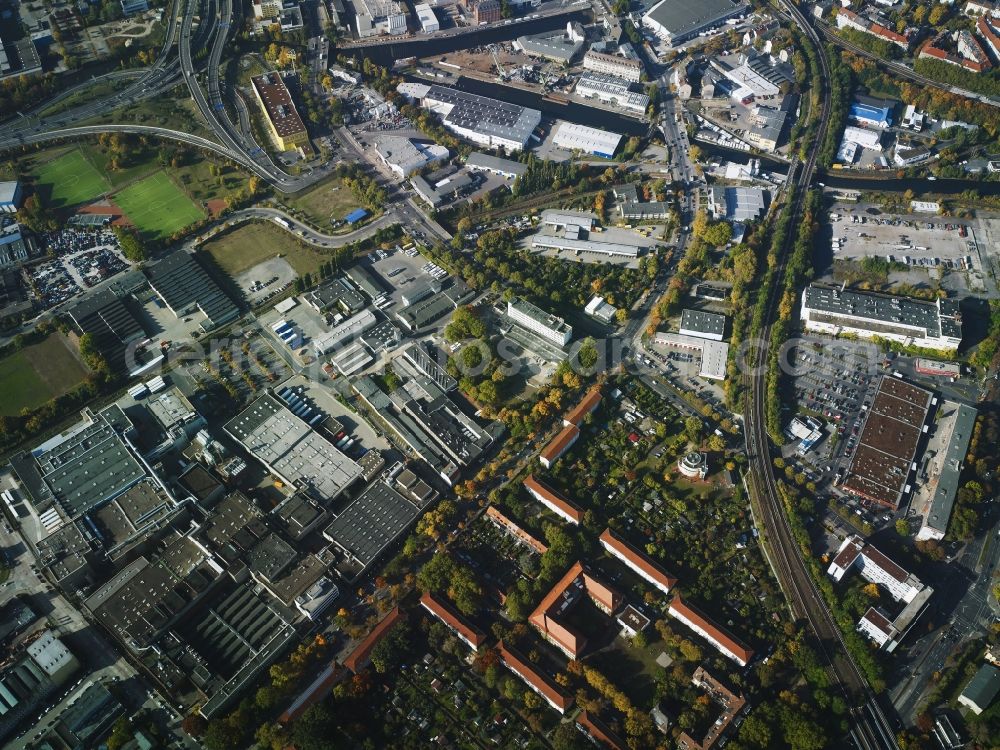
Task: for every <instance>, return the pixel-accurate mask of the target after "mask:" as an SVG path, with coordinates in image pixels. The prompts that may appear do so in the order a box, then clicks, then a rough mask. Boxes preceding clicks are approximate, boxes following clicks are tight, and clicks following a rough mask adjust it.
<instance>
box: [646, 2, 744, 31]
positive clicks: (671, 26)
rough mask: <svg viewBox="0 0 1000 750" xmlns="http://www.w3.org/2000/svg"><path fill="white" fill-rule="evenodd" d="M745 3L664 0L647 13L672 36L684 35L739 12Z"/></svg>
mask: <svg viewBox="0 0 1000 750" xmlns="http://www.w3.org/2000/svg"><path fill="white" fill-rule="evenodd" d="M743 7H745V3H741V2H734V1H733V0H662V2H660V3H657V4H656V5H654V6H653V7H652V8H650V10H649V12H648V13H647V14H646V15H647V16H648V17H649V18H651V19H652V20H653V21H655V22H656V23H658V24H660V26H662V27H663V28H664V29H666V30H667V31H668V32H670V34H671V36H683V35H686V34H690V33H692V32H694V31H697V30H698V29H701V28H704V27H706V26H710V25H712V24H714V23H717V22H718V21H721V20H723V19H726V18H729V16H732V15H735V14H736V13H738V12H739V11H740V10H741V9H742V8H743Z"/></svg>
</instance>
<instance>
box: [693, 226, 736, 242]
mask: <svg viewBox="0 0 1000 750" xmlns="http://www.w3.org/2000/svg"><path fill="white" fill-rule="evenodd" d="M700 236H701V239H703V240H705V242H707V243H708V244H709V245H712V246H713V247H722V246H723V245H725V244H727V243H728V242H729V240H731V239H732V238H733V228H732V227H731V226H730V225H729V223H728V222H725V221H717V222H715V223H714V224H711V225H709V226H708V227H706V228H705V230H704V231H703V232H702V233H701V235H700Z"/></svg>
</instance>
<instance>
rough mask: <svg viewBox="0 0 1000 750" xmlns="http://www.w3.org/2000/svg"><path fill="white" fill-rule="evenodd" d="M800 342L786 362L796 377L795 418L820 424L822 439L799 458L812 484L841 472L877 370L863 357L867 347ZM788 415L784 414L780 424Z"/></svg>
mask: <svg viewBox="0 0 1000 750" xmlns="http://www.w3.org/2000/svg"><path fill="white" fill-rule="evenodd" d="M802 342H803V343H801V344H800V345H798V346H795V347H793V348H792V349H791V350H790V351H789V353H788V358H787V360H788V363H789V364H790V365H792V366H793V367H795V370H796V373H797V374H796V376H795V377H794V383H795V385H794V387H795V398H796V401H797V403H798V405H799V411H800V413H801V414H803V415H809V416H813V417H816V418H817V419H818V420H820V421H821V422H822V423H823V424H824V425H825V428H824V437H823V439H822V440H821V441H820V442H819V443H818V444H817V445H816V446H815V447H814V448H813V449H812V450H811V451H809V452H808V453H806V455H805V456H804V457H802V461H803V462H804V463H805V464H807V465H809V466H811V467H812V469H813V471H812V473H813V477H810V479H812V480H813V481H817V484H818V483H819V481H824V480H831V479H833V477H835V476H836V474H837V473H838V472H839V471H841V470H843V471H845V472H846V467H847V464H848V462H849V460H850V457H851V455H852V453H853V451H854V448H855V447H856V445H857V440H858V435H859V434H860V432H861V427H862V424H863V423H864V411H865V409H867V408H868V406H870V405H871V397H872V395H873V394H874V392H875V388H876V386H877V385H878V379H879V375H880V374H881V372H882V368H881V364H880V362H879V361H877V360H876V359H875V358H874V357H872V356H870V355H869V352H871V351H872V350H871V349H870V348H869V347H865V346H858V345H854V344H851V343H850V342H831V341H824V340H822V339H818V338H814V339H813V338H811V339H803V340H802ZM792 416H794V415H792V414H788V415H786V421H788V420H790V419H791V418H792ZM797 447H798V442H797V441H796V442H794V443H791V444H790V445H788V446H786V449H785V452H786V453H788V454H793V453H795V450H796V449H797ZM828 467H829V468H828Z"/></svg>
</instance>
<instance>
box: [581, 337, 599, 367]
mask: <svg viewBox="0 0 1000 750" xmlns="http://www.w3.org/2000/svg"><path fill="white" fill-rule="evenodd" d="M576 356H577V360H578V361H579V362H580V366H581V367H582V368H583V369H584V370H590V369H591V368H592V367H594V365H596V364H597V359H598V356H599V353H598V351H597V343H596V342H595V341H594V339H593V338H592V337H590V336H588V337H587V338H585V339H584V340H583V343H582V344H581V345H580V351H579V352H577V355H576Z"/></svg>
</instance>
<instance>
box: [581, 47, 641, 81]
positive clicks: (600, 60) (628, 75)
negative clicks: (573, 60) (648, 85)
mask: <svg viewBox="0 0 1000 750" xmlns="http://www.w3.org/2000/svg"><path fill="white" fill-rule="evenodd" d="M583 69H584V70H592V71H594V72H595V73H605V74H607V75H612V76H617V77H618V78H624V79H625V80H626V81H632V82H633V83H638V82H639V81H640V80H641V79H642V74H643V69H642V63H641V62H640V61H639V60H633V59H632V58H630V57H621V56H620V55H608V54H606V53H604V52H595V51H594V50H589V51H588V52H587V54H585V55H584V56H583Z"/></svg>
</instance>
